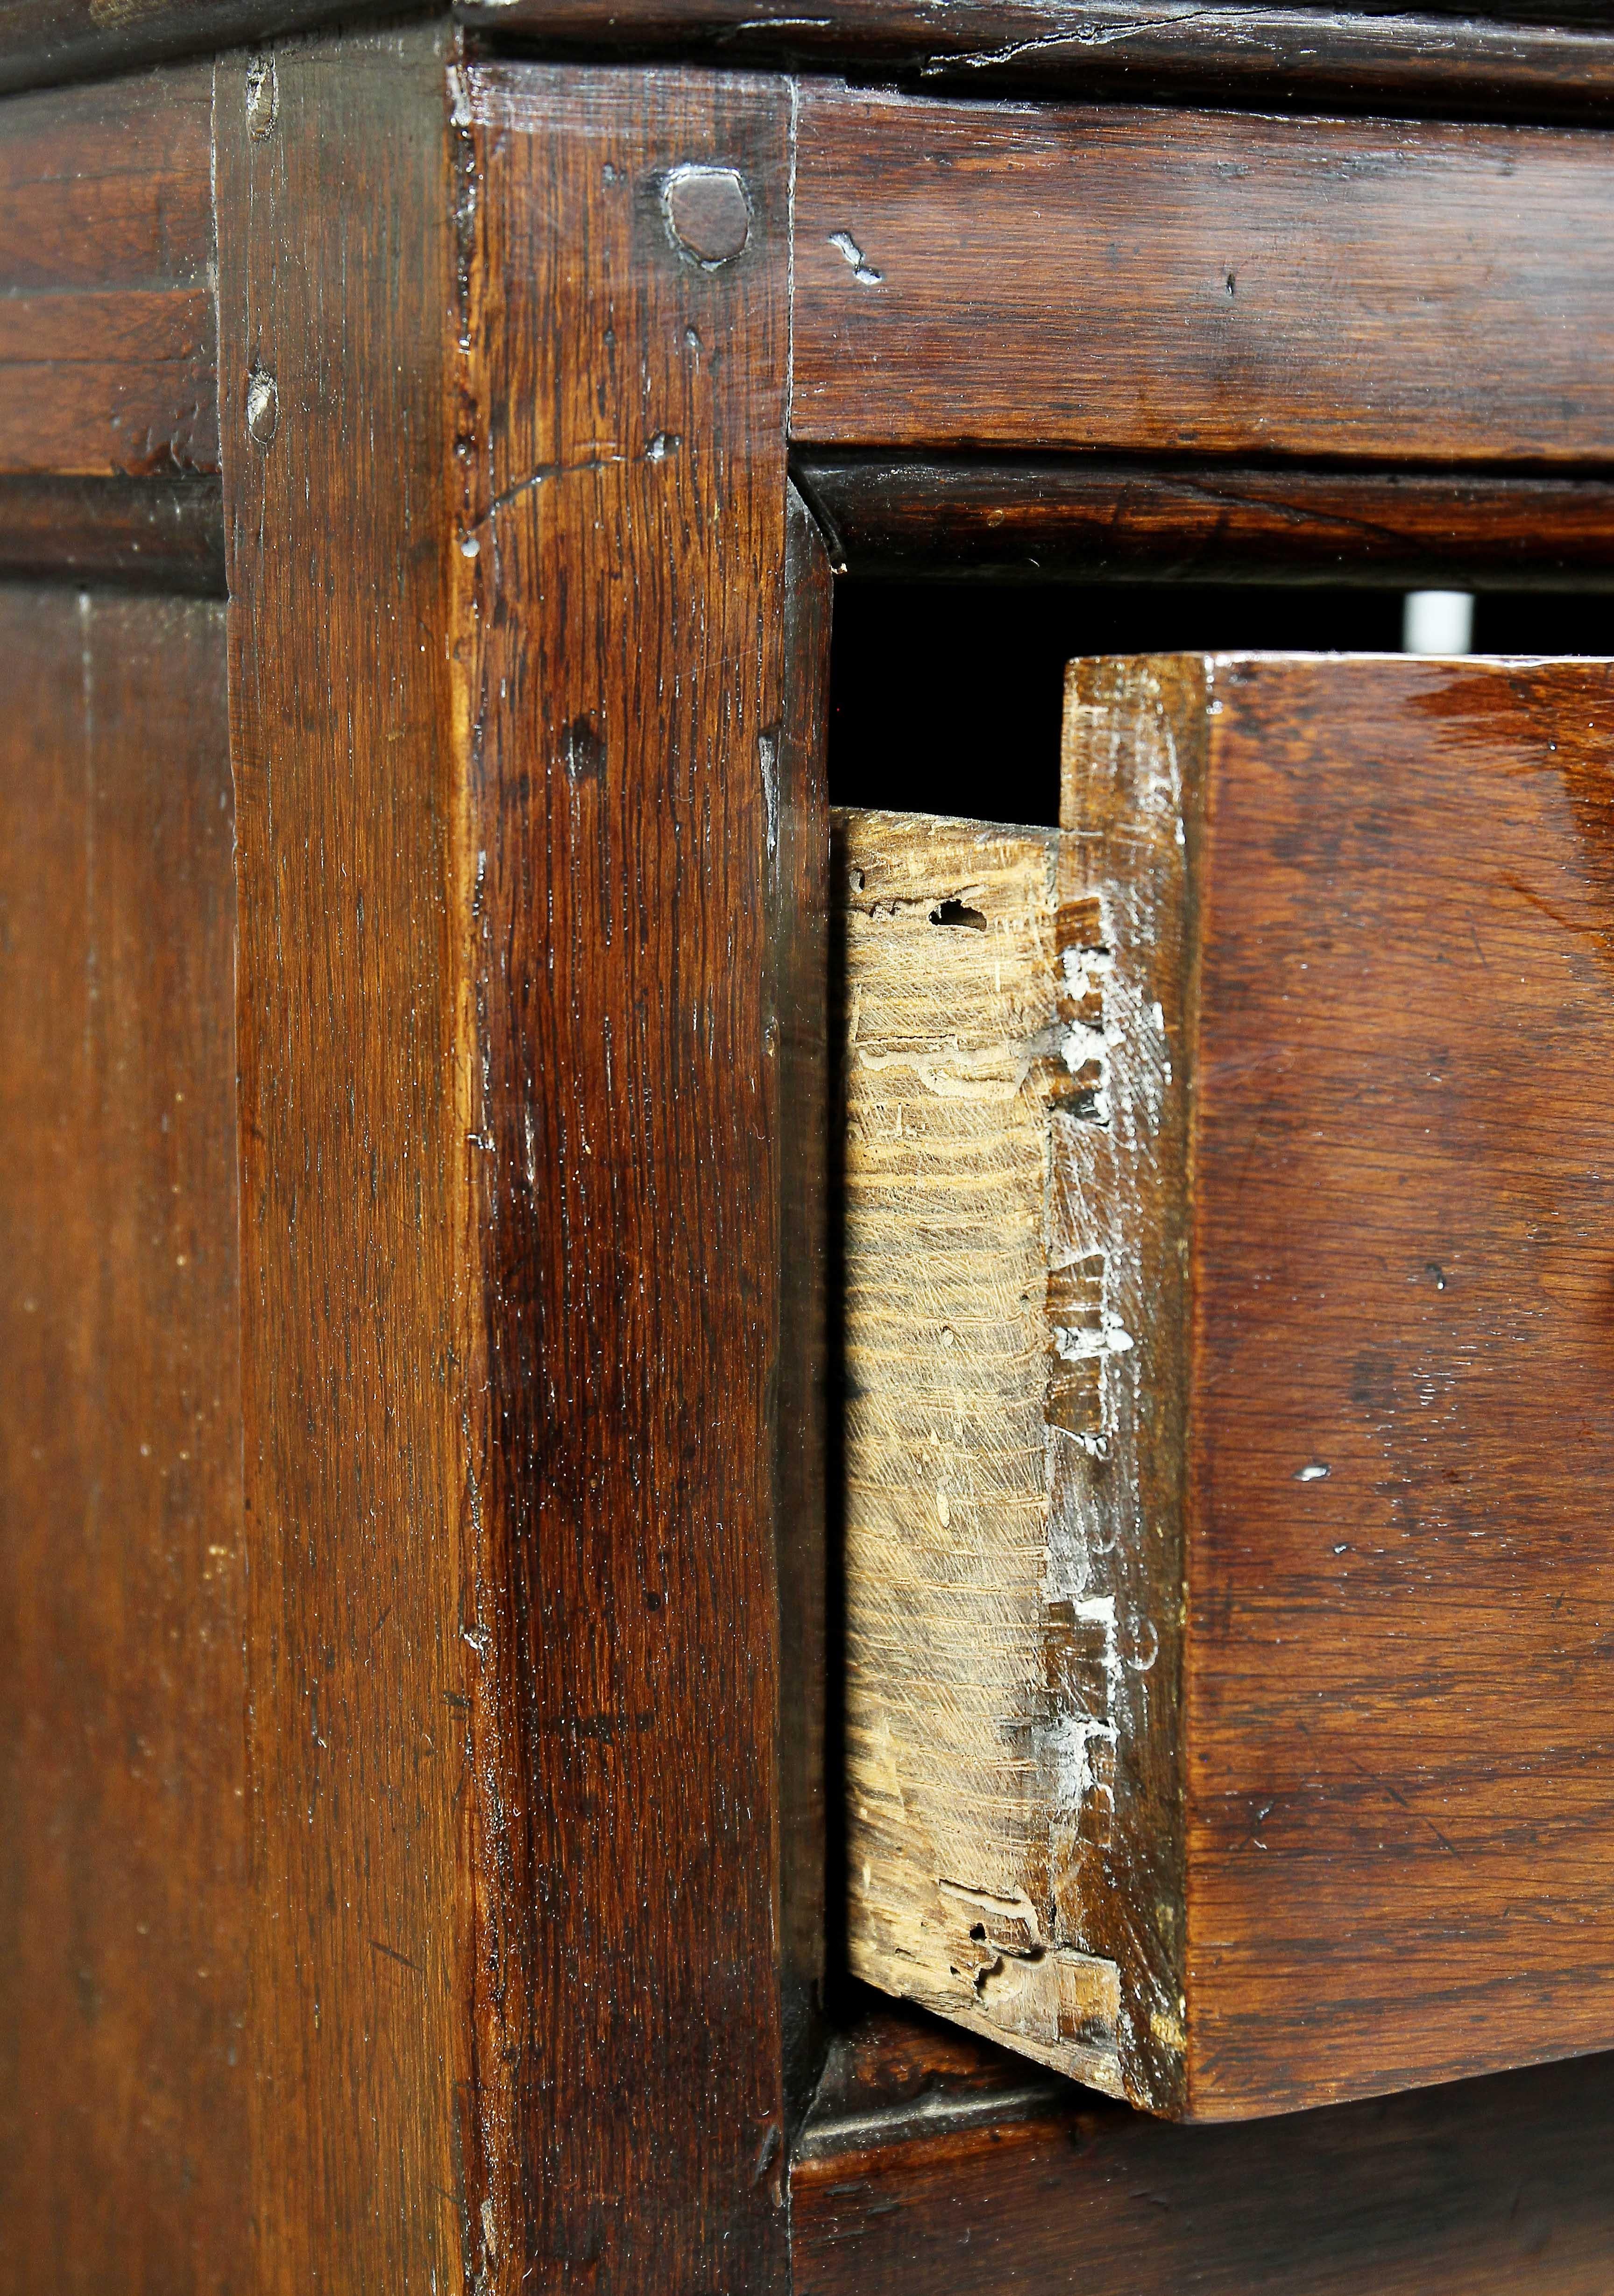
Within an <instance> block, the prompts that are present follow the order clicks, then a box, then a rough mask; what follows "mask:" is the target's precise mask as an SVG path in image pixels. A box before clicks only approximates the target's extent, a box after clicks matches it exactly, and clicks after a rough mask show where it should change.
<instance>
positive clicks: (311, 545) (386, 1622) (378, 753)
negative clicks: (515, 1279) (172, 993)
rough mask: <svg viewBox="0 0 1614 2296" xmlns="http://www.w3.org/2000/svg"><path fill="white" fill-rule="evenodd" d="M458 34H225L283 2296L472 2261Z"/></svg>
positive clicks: (258, 1978)
mask: <svg viewBox="0 0 1614 2296" xmlns="http://www.w3.org/2000/svg"><path fill="white" fill-rule="evenodd" d="M444 45H445V43H444V36H443V35H442V34H441V33H439V32H434V31H432V30H430V29H426V30H417V31H411V32H408V33H400V34H397V35H387V36H382V35H376V36H375V37H368V38H366V37H352V38H350V39H341V40H332V41H329V42H324V43H315V44H311V45H307V46H306V47H302V48H299V49H296V50H285V51H282V53H281V54H280V56H279V59H278V102H277V109H276V114H275V123H274V131H273V133H272V134H270V135H263V136H253V135H250V133H249V129H248V120H247V111H246V102H247V75H246V60H245V58H244V57H241V56H234V57H226V58H225V59H223V60H222V61H221V62H220V64H219V66H218V76H217V107H218V111H217V116H218V158H217V170H218V213H219V255H220V283H219V298H220V318H221V326H220V332H221V338H222V342H223V364H224V376H225V385H224V391H223V403H224V425H223V427H224V446H225V515H226V527H227V536H228V543H229V550H230V590H231V603H230V606H229V610H228V611H229V629H230V681H231V683H230V715H231V751H232V761H233V769H234V775H235V787H236V792H237V803H238V814H237V840H238V843H237V866H238V871H239V885H240V914H241V922H240V939H239V946H238V955H237V968H238V971H237V988H238V1015H239V1021H238V1026H239V1043H240V1064H241V1097H240V1110H241V1198H242V1228H241V1233H242V1365H243V1391H244V1411H245V1441H244V1455H245V1474H246V1506H247V1531H248V1537H247V1546H248V1559H249V1570H248V1578H247V1606H246V1644H247V1660H248V1692H249V1703H248V1710H247V1746H248V1760H249V1767H250V1794H251V1801H250V1817H251V1848H252V1882H253V1913H254V1923H253V1933H252V1963H253V1966H252V2005H251V2034H252V2057H253V2064H254V2074H255V2079H254V2086H253V2114H252V2127H251V2210H250V2231H251V2248H250V2263H249V2259H248V2258H246V2257H243V2261H242V2273H243V2276H248V2274H249V2271H250V2278H251V2281H252V2284H253V2285H254V2286H256V2287H257V2288H258V2289H259V2290H262V2291H271V2290H274V2291H285V2292H288V2296H289V2292H291V2291H293V2290H296V2291H298V2292H299V2296H300V2292H302V2291H305V2290H307V2289H308V2288H310V2287H324V2286H328V2287H331V2288H357V2287H386V2288H397V2289H409V2290H412V2291H413V2290H415V2289H421V2290H429V2289H430V2287H431V2286H432V2284H433V2282H434V2280H435V2281H436V2283H437V2284H438V2286H439V2287H440V2288H453V2287H457V2286H458V2285H459V2284H460V2281H461V2277H462V2269H463V2263H462V2260H463V2258H464V2257H466V2256H467V2255H470V2256H471V2257H473V2258H479V2257H480V2256H481V2254H482V2252H483V2250H482V2243H481V2235H482V2233H483V2229H484V2228H483V2226H482V2225H481V2224H480V2223H479V2220H478V2219H479V2205H478V2202H479V2194H478V2193H477V2189H476V2178H477V2174H478V2163H479V2120H478V2113H477V2094H476V2090H475V2086H474V2084H475V2079H476V2073H477V2066H476V2061H475V2055H474V2050H473V2046H472V2035H471V2015H470V2000H471V1982H472V1956H473V1952H474V1949H475V1929H476V1915H475V1907H474V1894H475V1879H474V1874H475V1868H474V1866H473V1863H472V1827H473V1825H474V1822H475V1816H476V1808H477V1793H478V1780H477V1778H476V1776H475V1775H474V1773H473V1772H472V1771H471V1766H470V1762H469V1750H468V1746H467V1735H468V1720H467V1717H468V1715H469V1712H470V1705H471V1687H472V1677H473V1675H474V1671H475V1661H476V1658H477V1639H478V1637H479V1635H480V1632H481V1629H480V1628H479V1623H478V1617H477V1602H476V1593H475V1587H474V1580H473V1578H472V1575H471V1568H470V1554H469V1534H468V1516H469V1513H470V1510H471V1508H472V1507H473V1506H474V1505H476V1495H475V1493H474V1491H473V1490H471V1489H470V1488H468V1486H467V1482H466V1479H465V1473H464V1454H463V1446H462V1445H461V1443H460V1442H459V1440H458V1437H457V1427H458V1423H459V1420H460V1416H461V1414H462V1413H463V1411H465V1410H467V1409H468V1408H469V1407H470V1403H469V1398H468V1397H467V1395H466V1391H465V1379H466V1373H465V1353H466V1350H465V1339H464V1333H465V1330H466V1326H467V1321H468V1316H469V1307H468V1300H467V1287H468V1285H469V1284H470V1283H471V1275H470V1274H469V1273H468V1272H467V1269H466V1266H465V1258H466V1253H467V1251H468V1244H469V1239H468V1237H467V1236H466V1234H465V1231H464V1227H463V1210H462V1208H463V1172H464V1164H465V1159H466V1156H467V1153H468V1150H467V1144H466V1141H465V1130H466V1127H465V1122H464V1111H463V1076H462V1072H461V1070H460V1068H459V1066H458V1064H457V1062H458V1061H463V1049H462V1047H463V1039H461V1038H460V1037H459V1036H458V1031H459V1029H460V1028H461V1026H462V1020H461V1015H460V1011H459V1006H458V1003H457V997H458V993H459V983H460V980H461V978H462V977H463V961H462V960H463V953H456V947H455V938H454V936H455V928H456V921H459V912H458V910H457V908H456V906H455V903H456V885H455V876H454V870H455V865H456V861H457V858H458V854H457V848H456V843H455V824H456V815H455V787H456V757H455V749H454V745H453V742H452V741H451V739H450V737H449V729H450V727H451V726H452V724H453V693H452V687H451V682H450V665H449V649H448V646H447V643H446V640H447V635H448V633H449V631H450V629H451V627H452V623H451V618H450V613H449V603H450V601H449V570H448V544H447V528H448V523H449V510H448V496H449V487H450V470H451V460H450V441H449V438H448V435H447V430H448V426H447V422H445V421H444V419H443V415H442V408H443V406H444V403H445V400H446V396H447V364H448V362H447V348H446V340H445V338H446V333H447V325H448V324H449V320H450V315H451V314H452V310H453V298H454V273H453V263H452V256H453V250H452V245H451V238H450V230H449V223H448V213H447V197H448V192H447V184H448V177H447V90H446V84H445V72H446V65H447V56H446V54H445V53H444ZM356 155H362V160H361V159H360V158H358V157H356ZM254 373H255V374H256V375H257V376H258V383H259V388H258V392H257V393H256V394H253V393H251V392H250V389H249V376H250V375H251V374H254ZM270 375H273V378H274V393H273V405H274V422H273V423H271V422H269V421H268V420H267V417H266V412H265V410H266V406H267V405H268V404H269V403H270V398H271V394H269V392H268V391H267V389H266V378H267V377H268V376H270ZM249 400H250V401H251V404H252V405H253V406H254V408H255V410H256V412H257V414H258V429H259V430H260V431H262V432H268V433H270V434H271V435H270V436H269V439H268V443H267V444H266V445H263V444H260V443H258V439H255V438H254V437H252V436H251V435H250V433H249V430H248V428H247V422H248V406H249ZM358 441H366V442H376V453H377V454H378V455H380V456H381V457H382V458H383V459H384V464H385V470H386V475H387V483H386V484H385V485H378V484H377V483H376V469H377V464H376V462H375V460H373V457H372V455H371V454H370V453H368V452H359V451H357V450H356V442H358ZM500 1784H501V1781H500V1780H499V1779H498V1778H497V1777H495V1778H493V1779H491V1780H490V1781H488V1791H490V1792H493V1793H495V1794H496V1792H498V1790H499V1787H500ZM240 2245H241V2246H242V2248H243V2249H244V2248H245V2247H246V2245H247V2237H246V2234H245V2231H244V2229H243V2232H242V2238H241V2243H240ZM496 2285H498V2283H496Z"/></svg>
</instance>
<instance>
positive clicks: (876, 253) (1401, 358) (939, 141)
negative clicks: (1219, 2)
mask: <svg viewBox="0 0 1614 2296" xmlns="http://www.w3.org/2000/svg"><path fill="white" fill-rule="evenodd" d="M795 219H796V233H795V286H796V293H795V332H794V341H795V382H794V393H793V399H792V417H791V430H792V436H793V437H794V438H795V439H797V440H799V442H802V443H804V444H808V443H810V444H816V445H834V446H840V447H908V448H924V449H927V450H939V451H950V450H952V449H954V448H973V449H979V450H980V451H983V452H990V451H995V450H999V449H1003V450H1015V449H1022V450H1027V449H1042V448H1048V447H1091V448H1105V449H1110V450H1114V451H1120V452H1126V453H1128V454H1137V455H1159V454H1173V455H1176V454H1185V455H1206V454H1215V455H1252V454H1254V455H1292V456H1299V457H1305V456H1328V457H1344V458H1348V459H1351V460H1356V461H1378V462H1383V461H1388V460H1402V461H1405V460H1416V459H1423V460H1427V461H1433V462H1442V463H1452V464H1464V465H1466V464H1476V463H1509V462H1513V463H1521V462H1538V463H1571V462H1572V463H1585V464H1594V463H1597V462H1598V461H1599V460H1600V459H1601V458H1602V457H1604V456H1606V455H1608V453H1609V451H1610V446H1611V444H1614V389H1611V388H1610V384H1609V383H1608V381H1607V380H1606V378H1607V376H1608V375H1609V374H1610V373H1614V364H1611V363H1610V360H1609V358H1608V357H1606V356H1605V352H1606V351H1608V350H1610V349H1614V297H1611V296H1610V293H1609V291H1607V290H1606V288H1605V285H1604V282H1605V280H1606V279H1607V278H1608V277H1609V276H1610V271H1611V266H1614V202H1610V199H1609V197H1608V195H1607V193H1606V191H1605V188H1604V171H1603V169H1602V160H1601V152H1600V149H1599V147H1598V146H1597V145H1596V144H1595V143H1594V142H1592V141H1591V140H1589V139H1587V138H1585V137H1584V136H1581V135H1576V134H1574V133H1569V132H1564V131H1558V130H1552V129H1548V128H1524V127H1513V128H1500V127H1455V126H1449V125H1441V124H1433V123H1430V124H1421V125H1420V124H1418V123H1413V122H1399V123H1397V122H1394V121H1379V122H1354V121H1349V120H1330V119H1279V118H1266V119H1260V118H1253V117H1250V116H1241V117H1234V116H1231V115H1217V114H1214V113H1200V114H1193V113H1166V112H1154V111H1145V110H1138V109H1131V108H1125V107H1106V108H1102V109H1100V108H1082V107H1071V108H1061V109H1060V110H1057V111H1056V110H1044V111H1033V110H1031V109H1030V108H1028V107H1024V106H1019V107H1016V106H1008V105H997V106H994V105H991V104H985V103H979V104H971V103H963V102H954V101H937V100H924V99H918V98H914V97H907V96H903V95H891V94H870V93H867V92H864V91H858V92H856V93H854V92H852V91H848V90H846V89H841V88H838V87H836V86H834V84H833V83H807V84H804V86H803V91H802V97H801V107H800V124H799V151H798V163H797V184H796V205H795ZM1323 278H1326V280H1327V282H1328V289H1327V292H1326V293H1320V292H1318V282H1319V280H1321V279H1323ZM966 314H967V318H966V317H965V316H963V315H966Z"/></svg>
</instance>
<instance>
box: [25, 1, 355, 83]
mask: <svg viewBox="0 0 1614 2296" xmlns="http://www.w3.org/2000/svg"><path fill="white" fill-rule="evenodd" d="M386 12H387V10H386V9H385V8H384V7H383V6H381V4H379V0H0V90H11V89H13V88H29V87H42V86H47V85H49V84H52V83H54V82H57V81H61V80H76V79H86V78H93V77H94V76H97V75H102V76H104V75H107V74H112V73H119V72H127V73H134V72H136V71H138V70H140V69H141V67H142V66H143V65H147V64H154V63H163V62H167V61H171V60H172V59H174V58H176V57H179V56H187V55H193V56H211V55H212V54H213V53H214V52H215V51H216V50H219V49H224V48H232V47H237V46H239V45H242V44H243V43H245V42H249V41H266V40H272V39H274V37H276V36H277V35H279V34H282V33H286V32H296V31H306V30H311V29H315V28H317V27H318V26H320V25H322V24H329V23H331V22H332V21H333V20H334V19H339V18H340V19H341V20H342V21H348V20H349V19H354V18H363V17H365V16H366V15H373V14H384V13H386Z"/></svg>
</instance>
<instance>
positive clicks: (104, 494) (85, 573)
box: [0, 476, 225, 598]
mask: <svg viewBox="0 0 1614 2296" xmlns="http://www.w3.org/2000/svg"><path fill="white" fill-rule="evenodd" d="M36 575H37V576H39V577H41V578H47V579H52V580H57V581H64V580H65V581H71V582H85V583H91V584H94V583H111V584H113V585H115V586H117V587H118V588H119V589H124V590H131V589H140V590H156V591H160V592H162V593H164V594H176V595H179V596H182V597H203V598H209V597H222V596H223V595H224V587H225V529H224V504H223V499H222V496H221V495H220V492H219V488H218V482H217V480H216V479H183V480H158V479H62V478H56V477H53V476H45V477H37V478H21V477H12V478H7V477H4V476H0V578H4V579H5V580H7V581H15V580H17V579H19V578H28V577H29V576H36Z"/></svg>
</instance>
